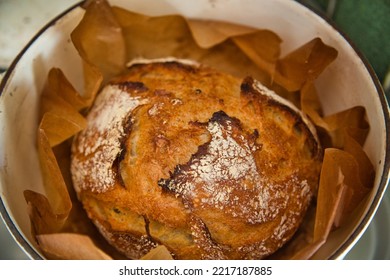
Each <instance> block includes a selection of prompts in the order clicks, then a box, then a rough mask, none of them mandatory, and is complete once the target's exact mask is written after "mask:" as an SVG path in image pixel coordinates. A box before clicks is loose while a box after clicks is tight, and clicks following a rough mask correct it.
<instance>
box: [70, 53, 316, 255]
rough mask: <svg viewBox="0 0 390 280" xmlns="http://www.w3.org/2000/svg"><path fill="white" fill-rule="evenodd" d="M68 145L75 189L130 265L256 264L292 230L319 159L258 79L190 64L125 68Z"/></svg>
mask: <svg viewBox="0 0 390 280" xmlns="http://www.w3.org/2000/svg"><path fill="white" fill-rule="evenodd" d="M87 123H88V124H87V127H86V129H85V130H83V131H82V132H81V133H79V134H78V135H77V137H75V140H74V143H73V146H72V163H71V172H72V179H73V183H74V187H75V189H76V191H77V193H78V197H79V199H80V200H81V202H82V203H83V205H84V208H85V210H86V212H87V213H88V215H89V217H90V218H91V219H92V221H94V223H95V224H96V226H97V227H98V229H99V230H100V232H101V233H102V234H103V235H104V236H105V237H106V239H107V240H108V241H109V242H110V243H111V244H112V245H113V246H114V247H116V248H117V249H118V250H119V251H120V252H122V253H124V254H125V255H126V256H127V257H129V258H134V259H135V258H140V257H141V256H142V255H144V254H145V253H147V252H148V251H149V250H150V249H151V248H153V247H155V246H157V245H158V244H163V245H165V246H166V247H167V248H168V250H170V252H171V253H172V255H173V257H174V258H177V259H261V258H265V257H266V256H268V255H270V254H272V253H273V252H275V251H276V250H277V249H278V248H280V247H281V246H283V245H284V244H285V243H286V242H287V241H288V240H289V239H290V238H291V237H292V236H293V234H294V233H295V231H296V230H297V228H298V227H299V225H300V223H301V221H302V219H303V217H304V214H305V211H306V209H307V207H308V205H309V203H310V201H311V198H312V197H313V195H314V194H315V192H316V190H317V185H318V179H319V172H320V168H321V157H322V151H321V148H320V145H319V143H318V140H317V137H316V135H315V131H314V129H313V127H312V125H311V124H310V122H309V121H308V120H307V119H306V118H305V116H304V115H303V114H302V113H301V112H300V111H299V110H298V109H297V108H295V107H294V106H293V105H291V104H290V103H289V102H288V101H285V100H284V99H281V98H280V97H278V96H277V95H276V94H275V93H273V92H272V91H270V90H268V89H267V88H265V87H264V86H262V85H261V84H260V83H259V82H257V81H255V80H254V79H252V78H250V77H247V78H245V79H243V80H241V79H238V78H236V77H232V76H230V75H228V74H225V73H221V72H218V71H216V70H214V69H212V68H209V67H207V66H204V65H200V64H198V63H196V62H194V63H192V62H191V63H189V62H188V61H180V60H173V59H166V60H158V61H147V60H139V61H136V62H133V63H131V65H130V66H129V69H128V71H127V72H126V73H125V74H124V75H122V76H121V77H118V78H116V79H114V80H112V81H111V82H110V83H109V84H108V85H107V86H106V87H105V88H104V89H103V90H102V91H101V93H100V94H99V96H98V97H97V99H96V100H95V103H94V105H93V107H92V108H91V110H90V112H89V114H88V116H87Z"/></svg>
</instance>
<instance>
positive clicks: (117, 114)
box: [71, 85, 147, 192]
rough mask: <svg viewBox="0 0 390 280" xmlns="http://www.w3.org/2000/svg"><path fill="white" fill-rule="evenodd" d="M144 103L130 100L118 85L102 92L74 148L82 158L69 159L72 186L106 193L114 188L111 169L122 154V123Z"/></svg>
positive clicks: (113, 174)
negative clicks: (70, 162)
mask: <svg viewBox="0 0 390 280" xmlns="http://www.w3.org/2000/svg"><path fill="white" fill-rule="evenodd" d="M146 103H147V100H146V99H140V98H139V97H132V96H131V95H130V94H129V93H128V92H126V91H124V90H123V89H122V88H121V87H120V86H118V85H108V86H106V87H105V88H104V89H103V90H102V92H101V93H100V94H99V96H98V97H97V98H96V101H95V104H94V106H93V107H92V109H91V111H90V113H89V114H88V117H87V123H88V124H87V127H86V128H85V129H84V130H83V131H82V132H81V134H80V137H79V138H78V142H77V145H75V146H74V147H73V149H76V151H77V153H79V154H80V155H81V156H82V157H83V159H79V158H78V157H73V159H72V165H71V168H72V174H73V175H72V176H73V181H74V183H75V184H74V185H75V186H78V187H79V188H81V189H90V190H92V191H94V192H105V191H107V190H109V189H110V188H111V187H112V186H113V185H114V183H115V176H116V174H115V171H114V170H113V168H112V166H113V163H114V161H115V159H116V158H117V156H118V155H119V154H120V152H121V142H120V140H121V138H122V137H123V136H124V135H125V132H124V127H123V126H124V120H126V118H127V116H129V114H130V113H131V112H132V111H133V110H134V109H135V108H136V107H138V106H139V105H142V104H146ZM78 191H79V190H78Z"/></svg>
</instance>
